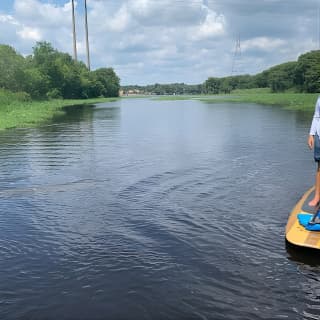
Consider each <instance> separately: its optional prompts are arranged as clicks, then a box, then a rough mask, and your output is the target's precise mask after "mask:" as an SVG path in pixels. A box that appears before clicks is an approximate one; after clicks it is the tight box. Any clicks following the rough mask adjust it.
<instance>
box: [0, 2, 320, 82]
mask: <svg viewBox="0 0 320 320" xmlns="http://www.w3.org/2000/svg"><path fill="white" fill-rule="evenodd" d="M87 2H88V20H89V32H90V49H91V61H92V67H93V69H95V68H99V67H113V68H114V69H115V71H116V72H117V74H118V75H119V76H120V78H121V84H123V85H126V84H151V83H156V82H157V83H171V82H185V83H202V82H203V81H205V80H206V79H207V78H208V77H209V76H213V77H222V76H229V75H231V74H232V65H233V63H235V67H234V70H233V72H234V73H248V74H255V73H257V72H260V71H262V70H265V69H266V68H269V67H271V66H273V65H276V64H279V63H282V62H286V61H292V60H296V59H297V58H298V56H299V55H300V54H302V53H305V52H308V51H311V50H315V49H319V45H320V44H319V41H320V39H319V32H320V31H319V8H320V0H304V1H301V0H255V1H252V0H87ZM83 7H84V0H76V21H77V46H78V56H79V58H80V59H81V60H83V61H85V42H84V17H83ZM71 30H72V29H71V4H70V0H2V1H1V5H0V43H4V44H9V45H11V46H13V47H14V48H16V50H17V51H18V52H20V53H21V54H23V55H28V54H30V53H31V52H32V47H33V46H34V44H35V43H36V42H37V41H49V42H51V43H52V45H53V46H54V47H55V48H57V49H58V50H61V51H63V52H69V53H70V54H72V32H71ZM237 39H240V48H238V50H237V54H236V56H235V47H236V41H237Z"/></svg>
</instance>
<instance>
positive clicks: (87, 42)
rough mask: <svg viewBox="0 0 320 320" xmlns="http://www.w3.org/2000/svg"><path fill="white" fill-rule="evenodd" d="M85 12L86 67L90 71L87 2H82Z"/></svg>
mask: <svg viewBox="0 0 320 320" xmlns="http://www.w3.org/2000/svg"><path fill="white" fill-rule="evenodd" d="M84 11H85V29H86V48H87V67H88V69H89V71H90V53H89V32H88V14H87V0H84Z"/></svg>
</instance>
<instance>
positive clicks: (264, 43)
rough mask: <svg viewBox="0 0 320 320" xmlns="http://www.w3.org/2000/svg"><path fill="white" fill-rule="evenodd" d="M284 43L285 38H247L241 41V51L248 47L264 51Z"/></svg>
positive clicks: (248, 48)
mask: <svg viewBox="0 0 320 320" xmlns="http://www.w3.org/2000/svg"><path fill="white" fill-rule="evenodd" d="M285 44H286V41H285V40H282V39H273V38H268V37H257V38H253V39H249V40H245V41H243V42H242V43H241V48H242V50H243V51H246V50H250V49H260V50H264V51H270V50H275V49H277V48H280V47H282V46H284V45H285Z"/></svg>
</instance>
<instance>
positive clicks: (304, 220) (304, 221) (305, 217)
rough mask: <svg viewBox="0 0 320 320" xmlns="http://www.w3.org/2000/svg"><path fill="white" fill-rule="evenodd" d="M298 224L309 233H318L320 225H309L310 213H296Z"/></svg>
mask: <svg viewBox="0 0 320 320" xmlns="http://www.w3.org/2000/svg"><path fill="white" fill-rule="evenodd" d="M297 217H298V220H299V223H300V224H301V225H302V226H304V227H305V229H306V230H309V231H320V224H318V223H317V224H309V222H310V220H311V219H312V217H313V214H311V213H298V216H297Z"/></svg>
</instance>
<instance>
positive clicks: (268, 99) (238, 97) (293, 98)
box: [154, 88, 320, 112]
mask: <svg viewBox="0 0 320 320" xmlns="http://www.w3.org/2000/svg"><path fill="white" fill-rule="evenodd" d="M319 95H320V93H293V92H285V93H273V92H271V91H270V89H269V88H264V89H263V88H261V89H242V90H241V89H240V90H235V91H233V92H232V93H230V94H218V95H176V96H161V97H155V98H154V99H156V100H190V99H196V100H200V101H203V102H208V103H221V102H235V103H256V104H263V105H270V106H279V107H281V108H284V109H286V110H296V111H303V112H313V111H314V106H315V103H316V101H317V98H318V96H319Z"/></svg>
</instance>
